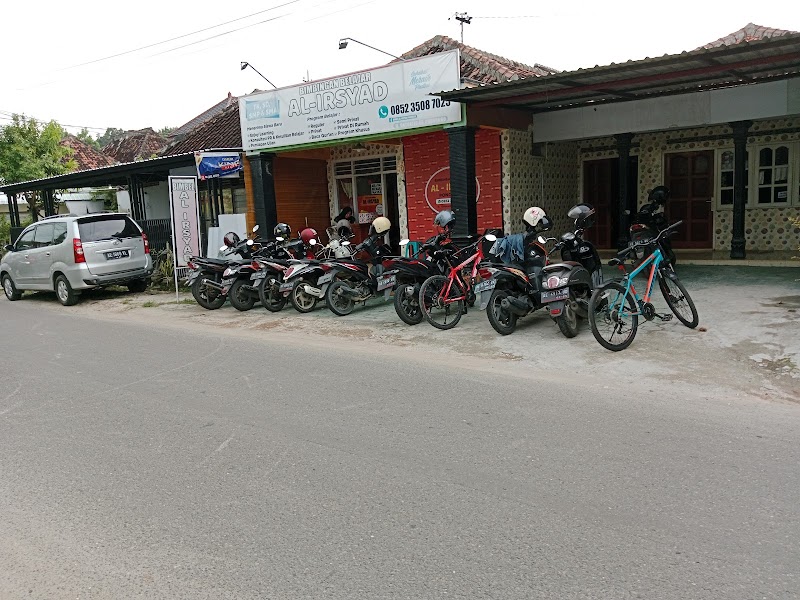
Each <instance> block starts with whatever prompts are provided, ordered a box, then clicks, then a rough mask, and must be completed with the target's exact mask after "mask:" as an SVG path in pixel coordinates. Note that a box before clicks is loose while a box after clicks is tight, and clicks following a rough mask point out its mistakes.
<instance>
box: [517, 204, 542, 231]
mask: <svg viewBox="0 0 800 600" xmlns="http://www.w3.org/2000/svg"><path fill="white" fill-rule="evenodd" d="M545 218H547V214H546V213H545V212H544V209H542V208H539V207H538V206H531V207H530V208H529V209H528V210H526V211H525V214H524V215H522V220H523V221H524V222H525V223H526V224H527V225H529V226H531V227H533V228H535V227H536V226H537V225H538V224H539V221H541V220H542V219H545Z"/></svg>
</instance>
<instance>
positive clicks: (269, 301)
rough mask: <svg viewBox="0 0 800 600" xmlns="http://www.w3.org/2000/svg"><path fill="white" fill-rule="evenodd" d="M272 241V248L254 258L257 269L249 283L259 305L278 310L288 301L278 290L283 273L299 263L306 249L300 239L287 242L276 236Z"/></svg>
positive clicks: (304, 255)
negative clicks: (273, 245) (259, 302)
mask: <svg viewBox="0 0 800 600" xmlns="http://www.w3.org/2000/svg"><path fill="white" fill-rule="evenodd" d="M274 243H275V248H274V249H268V251H267V252H266V254H265V255H264V256H260V257H256V258H255V259H254V262H256V263H258V270H256V272H255V273H253V274H252V275H251V276H250V280H251V284H250V285H251V286H252V287H253V288H254V289H255V290H256V293H257V294H258V299H259V300H260V301H261V306H263V307H264V308H266V309H267V310H268V311H270V312H280V311H281V310H283V307H284V306H286V302H287V301H288V298H287V297H286V296H284V295H283V294H282V293H281V292H280V287H281V284H282V283H283V279H284V274H285V273H286V271H287V270H288V269H289V267H291V266H292V265H293V264H298V263H301V262H302V260H303V259H304V258H305V257H306V254H307V251H306V247H305V244H304V243H303V240H301V239H296V240H291V241H288V242H287V241H285V240H284V239H283V238H278V239H277V240H275V242H274Z"/></svg>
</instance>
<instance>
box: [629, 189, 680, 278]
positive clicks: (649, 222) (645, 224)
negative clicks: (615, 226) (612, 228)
mask: <svg viewBox="0 0 800 600" xmlns="http://www.w3.org/2000/svg"><path fill="white" fill-rule="evenodd" d="M668 199H669V190H668V189H667V188H666V187H664V186H657V187H655V188H653V189H652V190H650V193H649V194H648V197H647V204H645V205H644V206H642V208H640V209H639V211H638V212H637V213H636V215H635V216H634V217H633V220H632V221H633V222H632V224H631V226H630V227H629V228H628V238H629V241H628V247H629V248H633V254H634V256H635V257H636V258H637V260H642V259H644V258H645V256H646V254H645V250H644V248H645V246H644V245H641V244H642V243H643V242H646V241H648V240H652V239H654V238H655V237H656V236H657V235H658V234H659V233H661V232H662V231H664V230H665V229H666V228H667V227H669V221H668V220H667V217H666V215H665V214H664V209H665V207H666V204H667V200H668ZM637 244H638V245H637ZM660 245H661V248H662V250H663V252H664V262H665V263H667V265H668V266H669V267H670V268H671V269H672V270H673V271H674V270H675V265H676V264H677V260H678V259H677V257H676V255H675V251H674V250H673V249H672V241H671V240H670V238H669V237H666V238H663V239H662V240H661V242H660Z"/></svg>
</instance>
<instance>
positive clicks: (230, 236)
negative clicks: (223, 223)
mask: <svg viewBox="0 0 800 600" xmlns="http://www.w3.org/2000/svg"><path fill="white" fill-rule="evenodd" d="M222 241H223V242H224V243H225V245H226V246H227V247H228V248H234V247H236V246H238V245H239V242H240V241H241V239H239V236H238V235H236V234H235V233H234V232H233V231H229V232H228V233H226V234H225V237H224V238H223V239H222Z"/></svg>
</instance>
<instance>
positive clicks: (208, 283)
mask: <svg viewBox="0 0 800 600" xmlns="http://www.w3.org/2000/svg"><path fill="white" fill-rule="evenodd" d="M203 285H204V286H205V287H206V288H211V289H212V290H216V291H218V292H221V291H222V290H224V289H225V288H224V286H223V285H222V284H221V283H217V282H216V281H211V280H210V279H205V280H203Z"/></svg>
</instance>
